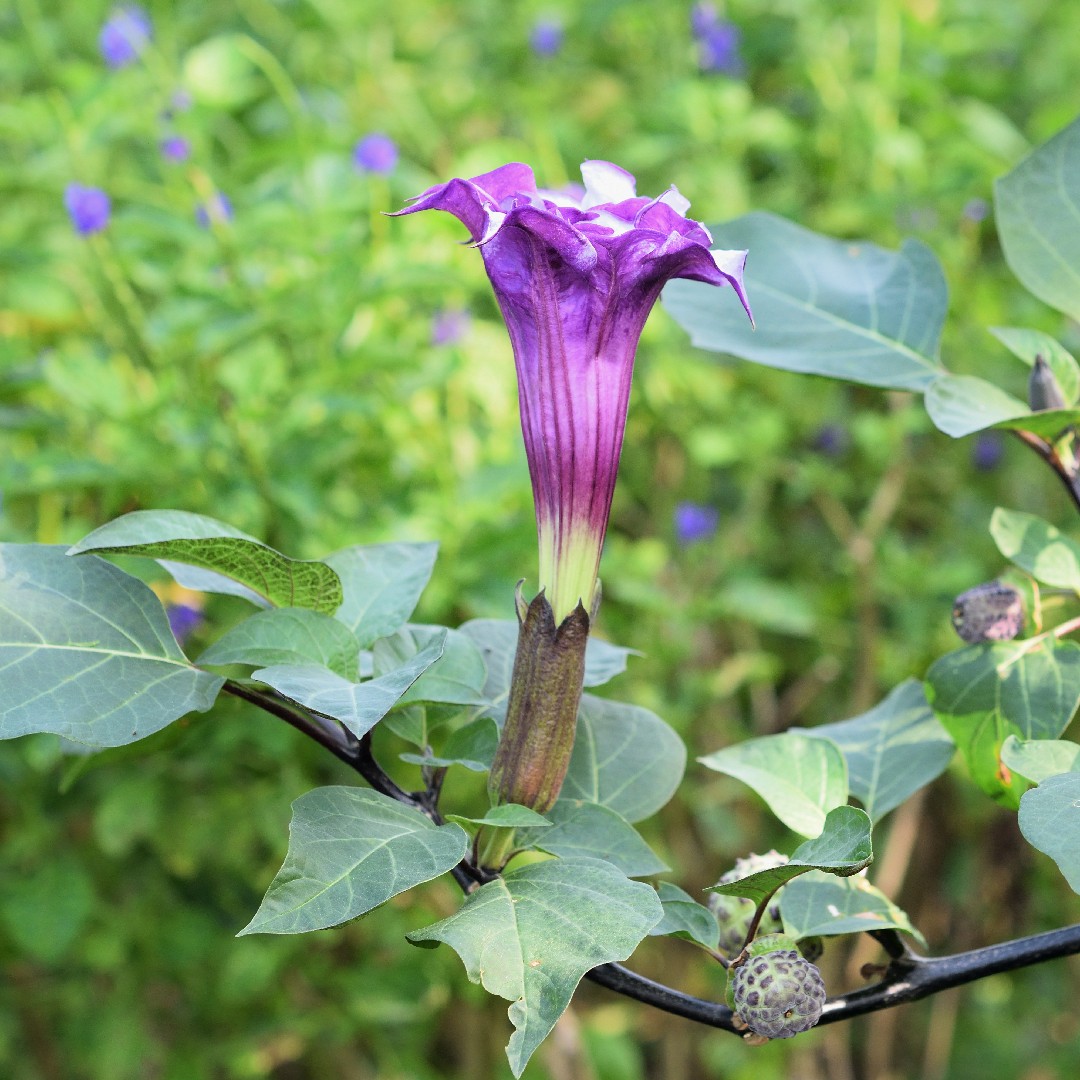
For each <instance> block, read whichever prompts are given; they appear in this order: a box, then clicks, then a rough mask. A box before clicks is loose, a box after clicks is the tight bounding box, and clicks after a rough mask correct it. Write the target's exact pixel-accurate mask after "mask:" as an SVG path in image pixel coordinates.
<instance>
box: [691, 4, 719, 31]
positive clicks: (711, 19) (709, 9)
mask: <svg viewBox="0 0 1080 1080" xmlns="http://www.w3.org/2000/svg"><path fill="white" fill-rule="evenodd" d="M719 21H720V16H719V15H718V14H717V13H716V5H715V4H695V5H694V6H693V7H692V8H691V9H690V29H691V30H692V31H693V32H694V37H696V38H702V37H704V36H705V35H706V34H707V33H708V32H709V31H710V30H711V29H712V28H713V27H714V26H716V24H717V23H718V22H719Z"/></svg>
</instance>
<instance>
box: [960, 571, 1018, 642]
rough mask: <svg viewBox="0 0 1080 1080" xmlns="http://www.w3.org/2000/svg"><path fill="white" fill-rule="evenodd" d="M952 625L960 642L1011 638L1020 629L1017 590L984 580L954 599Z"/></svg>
mask: <svg viewBox="0 0 1080 1080" xmlns="http://www.w3.org/2000/svg"><path fill="white" fill-rule="evenodd" d="M952 624H953V627H954V628H955V630H956V632H957V633H958V634H959V635H960V637H961V639H962V640H963V641H966V642H968V643H969V644H972V643H974V642H976V641H1011V640H1012V639H1013V638H1014V637H1016V635H1017V634H1019V633H1020V631H1021V630H1023V628H1024V605H1023V602H1022V601H1021V599H1020V593H1019V592H1017V590H1016V589H1014V588H1013V587H1012V586H1011V585H1004V584H1002V583H1001V582H1000V581H986V582H984V583H983V584H982V585H976V586H975V587H974V588H973V589H968V591H967V592H965V593H961V594H960V595H959V596H958V597H957V598H956V603H955V604H954V605H953V610H952Z"/></svg>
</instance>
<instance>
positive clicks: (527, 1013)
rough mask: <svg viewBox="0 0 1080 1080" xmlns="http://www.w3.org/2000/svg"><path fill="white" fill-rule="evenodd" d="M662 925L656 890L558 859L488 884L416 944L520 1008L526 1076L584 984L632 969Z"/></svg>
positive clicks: (513, 1044) (419, 934)
mask: <svg viewBox="0 0 1080 1080" xmlns="http://www.w3.org/2000/svg"><path fill="white" fill-rule="evenodd" d="M662 917H663V908H662V907H661V905H660V901H659V899H658V898H657V895H656V893H655V892H654V891H653V890H652V888H651V887H650V886H648V885H645V884H643V883H642V882H638V881H629V880H628V879H627V878H626V877H625V876H624V875H623V874H621V873H619V871H618V870H616V869H615V867H613V866H612V865H611V864H610V863H606V862H599V861H597V860H595V859H551V860H549V861H547V862H541V863H534V864H532V865H529V866H524V867H522V868H521V869H517V870H510V871H508V872H507V873H506V874H504V875H503V876H502V878H500V879H499V880H498V881H491V882H488V883H487V884H486V885H483V886H481V887H480V888H479V889H477V890H476V892H474V893H471V894H470V895H469V896H467V897H466V898H465V903H464V905H463V906H462V907H461V909H460V910H459V911H458V912H456V913H455V914H453V915H451V916H450V917H449V918H448V919H443V920H442V921H441V922H438V923H435V925H434V926H429V927H426V928H425V929H423V930H415V931H413V932H412V933H411V934H409V935H408V939H409V941H411V942H412V943H413V944H415V945H426V946H430V947H433V946H434V945H436V944H438V943H439V942H444V943H445V944H447V945H449V946H450V947H451V948H452V949H453V950H454V951H455V952H456V953H457V954H458V956H460V957H461V959H462V962H463V963H464V964H465V970H466V971H467V973H468V976H469V979H470V980H471V981H472V982H474V983H480V984H481V985H482V986H483V987H484V989H485V990H487V991H488V992H489V993H491V994H495V995H497V996H498V997H502V998H506V999H507V1000H508V1001H511V1002H512V1003H513V1004H512V1005H511V1006H510V1010H509V1015H510V1020H511V1022H512V1023H513V1025H514V1029H515V1030H514V1034H513V1036H512V1037H511V1039H510V1043H509V1045H508V1046H507V1048H506V1054H507V1057H508V1058H509V1059H510V1068H511V1070H512V1071H513V1074H514V1076H520V1075H521V1073H522V1070H523V1069H524V1068H525V1065H526V1063H527V1062H528V1060H529V1058H530V1057H532V1055H533V1053H534V1052H535V1050H536V1048H537V1047H538V1046H539V1045H540V1043H541V1042H543V1040H544V1038H545V1037H546V1036H547V1034H548V1032H550V1031H551V1029H552V1028H553V1027H554V1026H555V1022H556V1020H558V1019H559V1017H560V1016H561V1015H562V1013H563V1011H564V1010H565V1009H566V1006H567V1005H569V1004H570V998H571V997H572V996H573V993H574V990H575V988H576V987H577V984H578V983H579V982H580V981H581V979H582V976H584V974H585V973H586V972H587V971H590V970H591V969H592V968H594V967H597V966H598V965H600V964H607V963H610V962H612V961H617V960H626V959H627V958H628V957H629V956H630V954H631V953H632V952H633V951H634V949H635V948H637V946H638V943H639V942H640V941H641V940H642V939H643V938H644V937H645V935H646V934H648V932H649V931H650V930H651V929H652V928H653V927H654V926H655V925H656V924H657V923H658V922H659V921H660V919H661V918H662Z"/></svg>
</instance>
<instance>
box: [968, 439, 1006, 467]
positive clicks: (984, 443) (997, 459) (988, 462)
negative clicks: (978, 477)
mask: <svg viewBox="0 0 1080 1080" xmlns="http://www.w3.org/2000/svg"><path fill="white" fill-rule="evenodd" d="M1004 456H1005V437H1004V436H1003V435H1002V433H1001V432H1000V431H980V432H979V434H978V435H976V436H975V444H974V445H973V446H972V448H971V464H972V465H974V466H975V468H976V469H978V470H979V472H992V471H993V470H994V469H996V468H997V467H998V466H999V465H1000V464H1001V459H1002V458H1003V457H1004Z"/></svg>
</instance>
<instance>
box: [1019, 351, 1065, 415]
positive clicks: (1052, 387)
mask: <svg viewBox="0 0 1080 1080" xmlns="http://www.w3.org/2000/svg"><path fill="white" fill-rule="evenodd" d="M1028 405H1030V406H1031V411H1032V412H1045V411H1046V410H1047V409H1067V408H1068V406H1067V405H1066V404H1065V395H1064V394H1063V393H1062V392H1061V386H1060V385H1059V384H1058V381H1057V379H1056V378H1055V377H1054V372H1053V371H1052V370H1051V368H1050V365H1049V364H1048V363H1047V362H1046V361H1045V360H1044V359H1043V357H1042V354H1041V353H1039V354H1038V355H1036V357H1035V366H1034V367H1033V368H1032V369H1031V375H1030V376H1029V378H1028Z"/></svg>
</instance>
